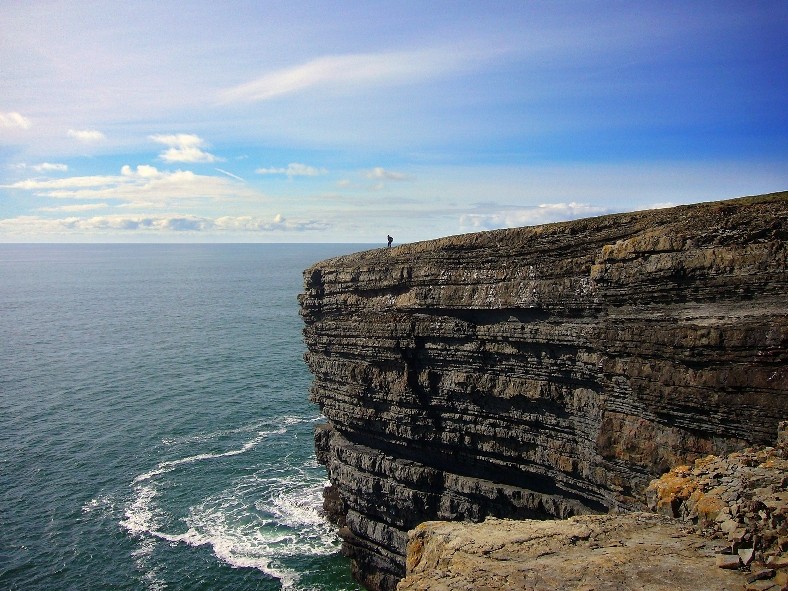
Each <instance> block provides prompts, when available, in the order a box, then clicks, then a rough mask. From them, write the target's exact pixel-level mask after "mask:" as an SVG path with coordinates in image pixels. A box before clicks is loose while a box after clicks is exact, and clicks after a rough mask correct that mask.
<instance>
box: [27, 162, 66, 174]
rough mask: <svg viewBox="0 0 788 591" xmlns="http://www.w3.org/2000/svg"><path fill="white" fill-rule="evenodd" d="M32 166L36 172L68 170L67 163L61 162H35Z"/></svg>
mask: <svg viewBox="0 0 788 591" xmlns="http://www.w3.org/2000/svg"><path fill="white" fill-rule="evenodd" d="M30 168H32V169H33V170H35V171H36V172H68V165H67V164H59V163H52V162H42V163H41V164H34V165H32V166H31V167H30Z"/></svg>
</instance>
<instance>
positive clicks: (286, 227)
mask: <svg viewBox="0 0 788 591" xmlns="http://www.w3.org/2000/svg"><path fill="white" fill-rule="evenodd" d="M329 227H330V226H329V224H327V223H325V222H319V221H315V220H288V219H285V218H284V217H283V216H282V215H281V214H277V215H275V216H274V217H273V218H263V217H254V216H239V217H232V216H222V217H216V218H211V217H202V216H195V215H187V214H180V213H172V214H162V215H144V214H140V215H122V214H121V215H103V216H92V217H76V216H70V217H66V218H59V219H52V218H45V217H40V216H19V217H16V218H7V219H0V232H3V233H8V234H29V233H31V232H33V233H35V234H42V235H46V234H64V233H95V232H116V231H127V232H148V233H166V232H215V233H228V232H233V233H238V232H244V233H266V232H305V231H324V230H327V229H328V228H329Z"/></svg>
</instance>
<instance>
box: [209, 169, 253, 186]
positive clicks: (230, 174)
mask: <svg viewBox="0 0 788 591" xmlns="http://www.w3.org/2000/svg"><path fill="white" fill-rule="evenodd" d="M214 170H216V171H217V172H221V173H222V174H226V175H227V176H229V177H230V178H231V179H235V180H236V181H241V182H242V183H245V182H246V181H245V180H244V179H242V178H241V177H239V176H238V175H237V174H233V173H232V172H229V171H227V170H224V169H222V168H215V169H214Z"/></svg>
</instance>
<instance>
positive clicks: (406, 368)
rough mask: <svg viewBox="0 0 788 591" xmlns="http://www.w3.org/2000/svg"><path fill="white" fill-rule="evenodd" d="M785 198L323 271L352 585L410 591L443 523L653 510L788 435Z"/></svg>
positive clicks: (411, 252)
mask: <svg viewBox="0 0 788 591" xmlns="http://www.w3.org/2000/svg"><path fill="white" fill-rule="evenodd" d="M786 236H788V194H786V193H779V194H773V195H768V196H761V197H756V198H745V199H739V200H732V201H725V202H717V203H708V204H700V205H695V206H685V207H678V208H672V209H664V210H652V211H646V212H636V213H628V214H620V215H612V216H605V217H600V218H592V219H586V220H578V221H573V222H566V223H559V224H550V225H546V226H538V227H533V228H519V229H511V230H498V231H493V232H484V233H479V234H469V235H463V236H454V237H449V238H444V239H440V240H434V241H429V242H422V243H416V244H409V245H403V246H400V247H397V248H391V249H378V250H373V251H367V252H363V253H358V254H355V255H350V256H346V257H341V258H337V259H332V260H328V261H324V262H321V263H318V264H317V265H315V266H313V267H312V268H310V269H308V270H307V271H305V293H304V294H303V295H302V296H301V299H300V302H301V308H302V312H301V313H302V316H303V318H304V322H305V329H304V337H305V341H306V345H307V350H308V351H307V353H306V356H305V358H306V361H307V363H308V365H309V368H310V370H311V371H312V373H313V374H314V383H313V387H312V391H311V397H312V399H313V400H314V401H315V402H317V403H318V404H319V405H320V408H321V410H322V412H323V413H324V414H325V415H326V417H327V418H328V423H327V425H326V426H324V427H322V428H320V429H319V430H318V431H317V434H316V447H317V450H318V457H319V458H320V460H321V461H323V462H324V463H325V464H326V466H327V469H328V473H329V478H330V480H331V483H332V488H331V489H330V490H329V491H328V492H327V496H326V499H327V500H326V507H327V509H328V510H329V511H330V513H331V514H332V515H333V517H334V518H335V519H336V520H337V522H338V523H339V525H340V526H341V530H340V532H341V535H342V536H343V539H344V541H345V542H344V544H343V547H344V550H345V552H346V553H347V554H348V555H350V556H351V557H352V558H353V562H354V569H355V574H356V576H357V578H359V580H361V581H362V582H363V583H364V584H366V585H367V586H368V587H370V588H375V589H393V588H394V586H395V585H396V582H397V581H398V580H399V579H400V578H401V577H402V576H403V574H404V565H405V559H404V556H405V544H406V540H407V534H406V532H407V531H408V530H409V529H411V528H413V527H414V526H416V525H417V524H418V523H420V522H422V521H427V520H436V519H441V520H474V521H478V520H483V519H485V518H486V517H489V516H494V517H515V518H543V517H567V516H570V515H577V514H583V513H593V512H604V511H608V510H611V509H613V510H628V509H632V508H637V507H638V506H639V504H638V501H637V500H636V499H638V498H642V496H641V495H642V492H643V491H644V490H645V488H646V486H647V485H648V483H649V481H650V480H651V479H652V478H654V477H655V476H658V475H660V474H661V473H663V472H665V471H667V470H668V469H670V468H671V467H673V466H675V465H678V464H682V463H686V462H689V461H692V460H694V459H696V458H698V457H701V456H705V455H707V454H722V453H728V452H730V451H733V450H736V449H741V448H743V447H745V446H747V445H751V444H767V443H770V442H773V441H774V440H775V438H776V432H777V424H778V422H779V421H780V420H781V419H784V418H785V417H786V416H788V412H786V411H788V391H787V390H788V388H787V387H786V383H788V382H787V381H786V377H788V376H787V375H786V374H787V373H788V372H787V371H786V367H787V366H788V365H787V364H786V361H788V347H786V344H788V305H786V300H785V295H786V293H788V268H787V267H788V263H786V254H788V249H787V248H786Z"/></svg>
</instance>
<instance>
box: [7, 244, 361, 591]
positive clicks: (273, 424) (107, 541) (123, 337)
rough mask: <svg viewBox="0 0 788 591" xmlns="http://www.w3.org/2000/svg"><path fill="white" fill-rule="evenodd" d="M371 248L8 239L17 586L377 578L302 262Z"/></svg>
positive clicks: (296, 585) (11, 567)
mask: <svg viewBox="0 0 788 591" xmlns="http://www.w3.org/2000/svg"><path fill="white" fill-rule="evenodd" d="M363 248H364V247H363V246H359V245H355V246H354V245H184V244H179V245H106V244H104V245H9V244H5V245H0V589H2V590H16V589H19V590H25V591H36V590H53V589H57V590H60V589H75V590H76V589H79V590H109V589H118V590H120V589H122V590H148V589H149V590H163V589H172V590H186V589H189V590H200V589H204V590H209V589H210V590H214V589H231V590H234V591H244V590H251V589H259V590H275V589H280V588H284V589H294V590H306V589H315V590H317V589H319V590H325V591H336V590H341V589H358V586H357V585H356V584H355V583H354V582H353V581H352V580H351V579H350V574H349V565H348V563H347V561H346V559H344V558H343V557H342V556H341V555H340V554H339V541H338V539H337V536H336V533H335V528H334V527H333V526H331V525H330V524H328V523H327V522H326V521H325V519H324V516H323V514H322V513H321V508H320V507H321V500H322V499H321V495H322V489H323V486H324V484H325V479H326V475H325V470H324V468H323V467H322V466H319V465H318V464H317V462H316V461H315V456H314V450H313V440H312V433H313V430H314V427H315V424H316V423H318V422H320V421H321V420H322V419H321V417H320V415H319V410H318V409H317V408H316V407H315V406H314V405H313V404H311V403H309V402H308V390H309V384H310V381H311V378H310V375H309V372H308V370H307V368H306V366H305V364H304V361H303V358H302V355H303V350H304V347H303V341H302V337H301V328H302V322H301V319H300V317H299V315H298V304H297V300H296V296H297V294H298V293H299V291H301V290H302V287H303V278H302V270H303V269H304V268H306V267H307V266H309V265H310V264H312V263H314V262H316V261H319V260H321V259H324V258H327V257H330V256H335V255H338V254H344V253H348V252H352V251H355V250H361V249H363Z"/></svg>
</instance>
